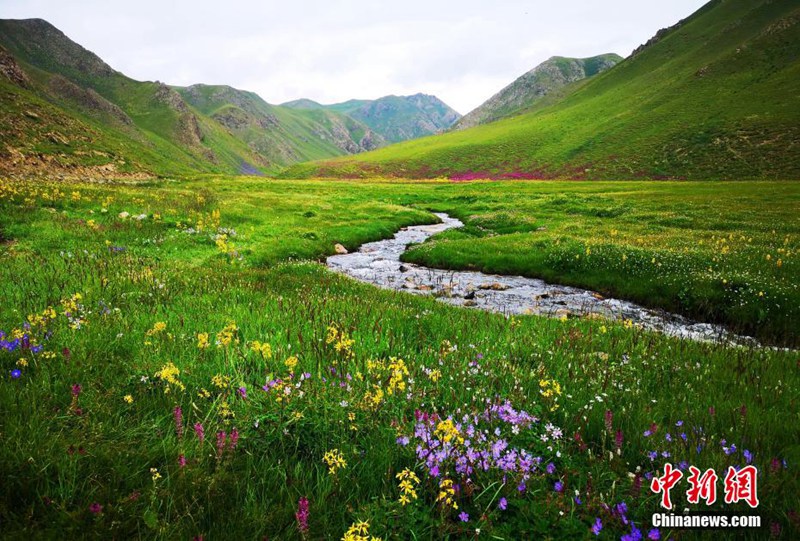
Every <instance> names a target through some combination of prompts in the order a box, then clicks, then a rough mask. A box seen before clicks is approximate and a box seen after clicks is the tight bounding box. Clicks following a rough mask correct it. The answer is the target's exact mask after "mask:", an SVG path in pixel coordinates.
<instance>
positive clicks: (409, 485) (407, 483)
mask: <svg viewBox="0 0 800 541" xmlns="http://www.w3.org/2000/svg"><path fill="white" fill-rule="evenodd" d="M395 477H396V478H397V479H399V480H400V485H399V486H400V491H401V493H402V494H401V496H400V503H401V504H402V505H406V504H407V503H410V502H411V500H416V499H417V491H416V487H417V485H419V483H420V481H419V477H417V474H415V473H414V472H413V471H411V470H409V469H408V468H406V469H404V470H403V471H401V472H400V473H398V474H397V475H396V476H395Z"/></svg>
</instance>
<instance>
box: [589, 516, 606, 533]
mask: <svg viewBox="0 0 800 541" xmlns="http://www.w3.org/2000/svg"><path fill="white" fill-rule="evenodd" d="M602 529H603V521H602V520H600V519H599V518H597V519H595V521H594V524H593V525H592V528H591V530H592V533H593V534H595V535H600V531H601V530H602Z"/></svg>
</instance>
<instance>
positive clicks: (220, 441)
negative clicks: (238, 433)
mask: <svg viewBox="0 0 800 541" xmlns="http://www.w3.org/2000/svg"><path fill="white" fill-rule="evenodd" d="M227 439H228V435H227V434H226V433H225V431H224V430H220V431H219V432H217V458H222V453H223V451H225V441H226V440H227Z"/></svg>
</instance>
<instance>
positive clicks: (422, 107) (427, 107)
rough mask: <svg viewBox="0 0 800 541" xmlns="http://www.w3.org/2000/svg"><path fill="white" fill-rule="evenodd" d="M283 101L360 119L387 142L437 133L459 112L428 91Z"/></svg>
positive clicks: (445, 127)
mask: <svg viewBox="0 0 800 541" xmlns="http://www.w3.org/2000/svg"><path fill="white" fill-rule="evenodd" d="M283 105H284V106H285V107H289V108H292V109H303V110H327V111H335V112H338V113H343V114H346V115H348V116H350V117H351V118H354V119H356V120H358V121H360V122H363V123H364V124H365V125H367V126H369V128H370V129H371V130H372V131H374V132H375V133H377V134H379V135H381V136H382V137H383V138H384V139H385V140H386V141H389V142H391V143H397V142H399V141H408V140H410V139H416V138H418V137H424V136H426V135H433V134H436V133H441V132H443V131H445V130H447V129H448V128H450V127H451V126H452V125H453V124H454V123H455V122H456V121H457V120H458V119H459V118H460V116H461V115H459V114H458V113H457V112H456V111H455V110H453V109H452V108H451V107H450V106H448V105H447V104H446V103H444V102H443V101H442V100H440V99H439V98H437V97H436V96H430V95H428V94H414V95H413V96H384V97H382V98H379V99H377V100H349V101H346V102H342V103H335V104H332V105H322V104H319V103H317V102H315V101H312V100H309V99H301V100H295V101H290V102H287V103H284V104H283Z"/></svg>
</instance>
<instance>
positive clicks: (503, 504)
mask: <svg viewBox="0 0 800 541" xmlns="http://www.w3.org/2000/svg"><path fill="white" fill-rule="evenodd" d="M497 508H498V509H500V510H501V511H505V510H506V509H507V508H508V500H506V499H505V498H500V501H499V502H497Z"/></svg>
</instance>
